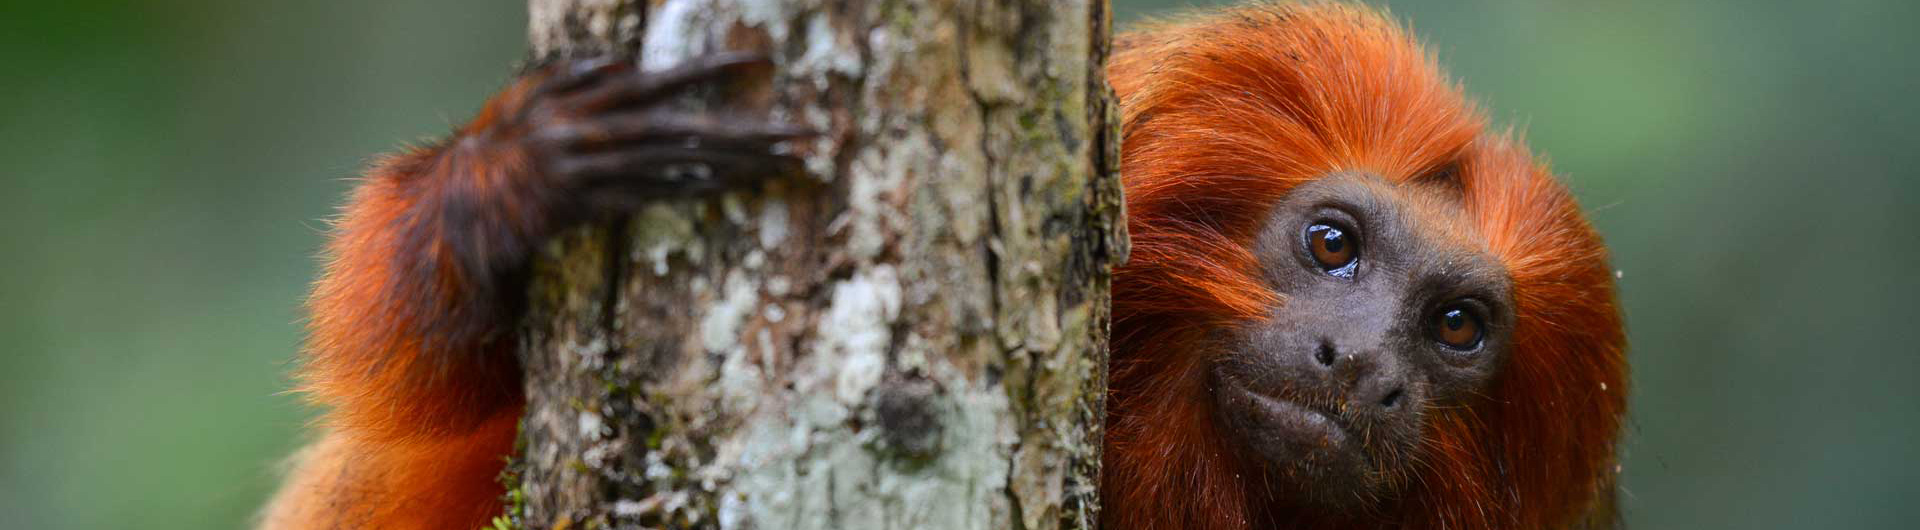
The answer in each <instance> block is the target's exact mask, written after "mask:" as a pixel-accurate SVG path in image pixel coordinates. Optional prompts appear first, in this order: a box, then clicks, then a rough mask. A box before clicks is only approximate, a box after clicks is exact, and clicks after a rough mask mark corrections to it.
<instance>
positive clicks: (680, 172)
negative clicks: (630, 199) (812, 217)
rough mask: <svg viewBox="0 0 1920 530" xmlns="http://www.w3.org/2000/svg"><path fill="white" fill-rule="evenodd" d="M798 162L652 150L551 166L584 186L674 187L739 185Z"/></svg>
mask: <svg viewBox="0 0 1920 530" xmlns="http://www.w3.org/2000/svg"><path fill="white" fill-rule="evenodd" d="M797 167H798V159H796V158H794V157H792V156H790V155H778V154H772V153H767V152H759V151H739V150H729V149H688V148H685V147H677V146H648V147H639V148H634V149H622V150H618V151H606V152H599V153H589V154H578V155H568V156H563V157H561V158H560V159H559V160H557V161H555V162H554V163H553V164H552V169H551V171H553V172H554V173H555V174H556V175H557V176H559V177H561V178H562V179H565V180H568V181H572V182H574V183H576V184H578V185H582V186H590V187H591V186H602V185H614V186H642V187H647V186H675V185H688V184H695V183H703V182H730V181H740V180H742V179H743V178H745V177H748V176H752V177H763V176H771V175H774V174H780V173H784V172H787V171H790V170H792V169H795V168H797Z"/></svg>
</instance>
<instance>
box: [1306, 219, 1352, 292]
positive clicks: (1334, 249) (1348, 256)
mask: <svg viewBox="0 0 1920 530" xmlns="http://www.w3.org/2000/svg"><path fill="white" fill-rule="evenodd" d="M1347 232H1348V230H1346V229H1345V227H1342V226H1340V225H1338V224H1333V223H1314V224H1312V225H1310V226H1308V227H1307V252H1308V253H1310V254H1312V255H1313V261H1314V263H1315V264H1318V265H1319V266H1320V270H1323V271H1326V272H1327V274H1332V275H1334V276H1339V277H1341V278H1352V277H1353V269H1354V265H1355V264H1357V263H1359V261H1360V260H1359V259H1358V258H1359V257H1360V248H1359V245H1357V244H1355V243H1356V242H1355V241H1354V238H1353V237H1352V236H1350V235H1348V234H1347Z"/></svg>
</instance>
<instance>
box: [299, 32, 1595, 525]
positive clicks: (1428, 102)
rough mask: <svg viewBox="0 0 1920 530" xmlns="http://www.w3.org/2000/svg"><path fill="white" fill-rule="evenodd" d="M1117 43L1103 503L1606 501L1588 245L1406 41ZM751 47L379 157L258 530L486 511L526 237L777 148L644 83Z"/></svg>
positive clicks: (1200, 509)
mask: <svg viewBox="0 0 1920 530" xmlns="http://www.w3.org/2000/svg"><path fill="white" fill-rule="evenodd" d="M1116 48H1117V51H1116V55H1115V56H1114V58H1113V61H1112V63H1111V64H1110V66H1109V69H1108V74H1109V78H1110V80H1111V82H1112V84H1113V86H1114V87H1115V89H1116V91H1117V92H1118V94H1119V96H1120V98H1121V104H1122V109H1123V116H1122V118H1123V133H1122V134H1123V143H1122V158H1123V161H1122V164H1123V167H1122V173H1123V179H1124V182H1125V192H1126V202H1127V208H1128V216H1129V218H1128V229H1129V231H1130V232H1131V234H1132V238H1133V253H1132V257H1131V259H1130V261H1129V262H1128V263H1127V264H1126V265H1125V266H1123V267H1121V268H1120V269H1118V270H1117V271H1116V273H1115V276H1114V284H1113V292H1114V300H1113V314H1114V322H1113V342H1112V344H1113V352H1112V365H1111V368H1110V369H1111V390H1110V396H1109V398H1110V399H1109V405H1108V409H1107V410H1108V417H1107V439H1106V441H1105V457H1104V464H1105V472H1104V478H1103V484H1102V487H1101V491H1102V496H1103V504H1104V506H1105V512H1104V516H1103V521H1104V524H1105V525H1106V526H1108V527H1110V528H1115V529H1122V528H1128V529H1132V528H1139V529H1182V528H1192V529H1213V530H1221V529H1248V528H1273V527H1283V528H1436V529H1437V528H1514V529H1535V528H1566V527H1575V526H1587V527H1602V526H1610V525H1611V524H1612V522H1613V518H1614V514H1613V509H1612V499H1613V491H1614V486H1613V482H1614V476H1615V473H1614V470H1613V458H1614V456H1613V455H1614V443H1615V439H1616V437H1617V434H1618V431H1619V426H1620V416H1621V414H1622V411H1623V409H1624V407H1625V395H1626V364H1625V357H1624V353H1623V352H1624V335H1623V333H1622V329H1621V321H1620V317H1619V314H1618V310H1617V308H1616V305H1615V301H1614V290H1613V283H1612V276H1611V275H1610V274H1609V272H1608V267H1607V262H1606V252H1605V249H1604V247H1603V246H1602V244H1601V241H1600V238H1599V237H1598V235H1597V234H1596V233H1595V232H1594V230H1593V229H1592V228H1591V227H1590V226H1589V225H1588V224H1587V222H1586V221H1585V220H1584V219H1583V218H1582V216H1581V214H1580V211H1579V208H1578V206H1577V205H1576V204H1575V203H1574V201H1573V199H1572V197H1571V196H1570V195H1569V194H1568V193H1567V191H1566V190H1565V189H1564V188H1563V187H1562V186H1561V185H1560V184H1559V183H1557V182H1556V181H1555V180H1554V178H1553V177H1552V175H1551V174H1550V173H1549V172H1548V171H1547V169H1546V168H1545V167H1544V166H1542V165H1541V164H1539V163H1538V162H1536V161H1535V160H1534V158H1533V157H1532V156H1531V155H1530V154H1529V153H1528V151H1527V149H1526V148H1525V147H1524V146H1522V145H1521V144H1520V142H1519V141H1518V140H1516V139H1514V138H1512V137H1511V135H1509V134H1508V133H1505V132H1500V131H1490V130H1488V126H1487V124H1486V120H1485V118H1484V117H1483V116H1482V114H1481V113H1480V112H1479V111H1478V110H1477V109H1476V108H1475V107H1474V105H1473V104H1472V103H1471V102H1469V101H1468V100H1467V99H1466V98H1465V97H1464V96H1463V95H1462V94H1461V92H1460V90H1459V89H1458V88H1457V87H1456V86H1455V85H1454V84H1453V83H1452V82H1450V81H1449V80H1448V79H1447V78H1446V77H1445V76H1443V75H1442V74H1441V73H1440V71H1439V70H1438V68H1437V67H1436V66H1435V64H1434V61H1433V59H1432V58H1431V57H1430V56H1429V54H1427V53H1426V52H1424V51H1423V50H1422V49H1421V48H1420V47H1419V46H1418V45H1417V44H1416V43H1415V42H1414V41H1413V40H1412V39H1411V38H1410V37H1409V36H1408V35H1407V33H1406V31H1405V30H1403V29H1402V28H1401V27H1399V26H1398V25H1396V24H1394V23H1392V22H1390V21H1388V20H1387V19H1385V18H1384V17H1382V16H1381V15H1379V14H1377V13H1374V12H1372V11H1369V10H1367V9H1364V8H1361V7H1354V6H1347V5H1340V4H1305V5H1282V4H1260V5H1254V6H1248V7H1239V8H1230V9H1223V10H1217V11H1210V12H1205V13H1200V14H1196V15H1193V16H1189V17H1185V18H1180V19H1176V20H1173V21H1169V22H1161V23H1156V24H1149V25H1146V26H1143V27H1141V28H1139V29H1136V30H1134V31H1132V32H1129V33H1127V34H1125V35H1123V36H1121V37H1120V38H1119V39H1118V40H1117V47H1116ZM763 62H764V60H763V59H759V58H756V57H752V56H748V55H740V54H721V55H716V56H710V57H706V58H703V59H700V60H697V61H695V62H694V63H693V64H689V65H686V66H683V67H680V68H677V69H674V70H670V71H665V72H641V71H638V70H636V69H635V67H634V66H633V64H632V62H631V61H619V60H580V61H567V62H561V63H557V64H553V65H548V66H545V67H542V68H537V69H535V70H534V71H533V72H532V73H530V74H528V75H526V76H524V77H523V78H522V79H520V80H519V81H517V82H515V83H514V84H513V85H512V86H511V87H509V88H508V89H506V90H505V91H504V92H503V93H501V94H500V95H499V96H496V97H495V98H494V99H493V100H492V101H491V102H489V103H488V104H487V105H486V106H485V108H484V109H483V110H482V111H481V113H480V116H479V117H478V118H476V119H475V120H474V121H473V122H472V123H471V124H469V125H467V126H466V127H463V128H461V129H460V130H459V131H457V132H456V133H454V134H453V135H452V137H450V138H448V139H447V140H445V141H443V142H440V143H438V144H435V145H432V146H429V147H423V148H418V149H413V150H410V151H407V152H405V153H402V154H400V155H397V156H394V157H392V158H389V159H386V160H384V161H382V162H380V163H379V164H377V165H376V166H375V167H374V169H372V170H371V171H370V173H369V175H368V176H367V179H366V180H365V181H364V182H363V183H361V184H360V187H359V189H358V190H356V191H355V192H354V194H353V197H352V199H351V200H350V202H349V203H348V205H347V206H346V207H345V210H344V212H343V215H342V218H341V220H340V221H339V223H338V225H337V226H336V227H335V231H334V233H333V236H332V243H331V244H330V245H329V247H328V249H329V252H328V255H329V261H328V263H327V265H326V272H325V273H324V275H323V277H322V279H321V280H320V282H319V283H318V285H317V286H316V287H315V290H314V293H313V296H312V301H311V307H312V312H313V319H312V339H311V342H310V347H309V348H308V353H307V361H306V364H305V367H304V369H303V370H302V372H301V379H302V381H303V382H304V383H303V385H302V390H303V391H305V392H306V393H307V394H308V395H309V396H311V397H312V398H313V400H315V401H317V402H318V403H321V404H323V405H325V406H328V407H330V410H329V412H328V413H327V414H326V416H325V417H324V419H323V422H322V425H323V426H322V429H323V432H324V434H323V436H322V438H321V440H320V441H319V442H318V443H316V444H315V445H314V446H312V447H311V448H309V449H307V450H306V451H305V452H304V453H303V454H302V456H301V457H300V458H299V462H300V463H299V466H298V468H297V469H296V470H295V472H294V474H293V476H292V477H291V478H290V479H289V481H288V482H287V484H286V486H285V487H284V488H283V489H282V490H281V492H280V494H279V495H278V496H277V497H276V499H275V500H274V501H273V503H272V504H271V505H270V506H269V509H268V510H267V512H266V514H265V515H264V520H263V526H264V527H265V528H269V529H275V530H293V529H318V528H383V529H428V528H432V529H443V528H456V529H458V528H477V527H480V526H482V525H483V524H485V522H486V521H487V520H488V519H489V518H490V517H492V516H494V515H496V514H498V513H500V511H501V505H500V496H501V494H502V493H503V491H502V487H501V486H500V485H499V484H497V483H496V482H495V477H496V475H497V474H498V473H499V471H500V470H501V467H502V463H503V462H504V457H505V456H507V455H508V453H509V452H510V451H511V446H512V441H513V437H514V432H515V423H516V421H517V419H518V417H519V415H520V409H521V402H522V397H521V395H520V393H521V386H520V383H519V367H518V365H517V361H516V360H515V358H514V355H513V354H512V352H511V351H510V349H511V345H512V344H513V340H512V339H513V338H512V337H511V336H509V334H510V332H509V330H511V329H513V326H512V325H511V323H512V322H513V319H514V318H516V316H517V315H518V312H519V311H520V304H521V303H522V300H521V298H522V296H523V294H522V291H523V290H524V281H525V279H524V268H525V266H526V264H527V260H528V257H529V254H530V253H531V251H532V249H533V248H535V247H536V245H537V244H538V243H539V242H540V241H542V240H543V239H544V238H546V237H549V236H551V235H552V234H553V233H555V231H556V230H558V229H560V228H562V227H565V226H567V225H570V224H573V223H577V222H581V221H585V220H589V219H592V218H595V217H598V216H602V215H605V214H610V213H617V212H621V211H624V210H625V209H627V208H631V207H632V205H634V204H636V203H638V202H641V201H644V200H646V199H649V198H652V197H657V196H661V195H682V194H688V193H698V192H702V191H706V190H712V189H722V188H725V187H728V186H736V185H740V184H742V183H745V182H750V181H752V180H753V179H754V178H756V177H757V176H764V175H767V174H772V173H777V172H779V170H780V168H784V167H790V166H791V165H792V164H793V163H794V161H793V160H792V159H790V158H789V157H787V156H783V155H779V154H776V153H775V151H774V149H773V148H772V147H773V146H774V144H776V143H778V142H781V141H783V140H787V139H791V138H794V137H797V136H799V135H803V134H806V131H802V130H799V129H797V128H795V127H791V126H787V125H782V124H778V123H770V122H765V121H762V120H757V119H753V118H749V117H745V116H741V115H737V114H729V113H727V111H725V110H724V109H723V110H720V111H715V113H709V114H685V113H673V112H669V111H666V110H663V107H661V106H659V105H658V103H659V102H660V101H662V100H663V99H664V98H665V97H666V96H669V95H672V94H675V93H677V92H678V91H680V90H681V89H683V88H685V87H687V86H691V85H694V84H698V83H702V82H707V81H712V80H717V79H723V78H726V77H728V76H732V75H748V73H747V72H746V71H747V70H751V69H753V68H755V67H756V65H758V64H761V63H763ZM688 139H698V140H699V141H698V142H694V143H690V142H688V141H687V140H688ZM694 144H697V146H691V147H690V145H694ZM686 163H697V164H701V165H704V166H705V167H708V168H710V169H711V170H712V171H710V172H696V173H687V172H684V171H679V170H677V169H675V168H680V167H684V165H685V164H686Z"/></svg>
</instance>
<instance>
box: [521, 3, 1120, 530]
mask: <svg viewBox="0 0 1920 530" xmlns="http://www.w3.org/2000/svg"><path fill="white" fill-rule="evenodd" d="M530 4H531V5H530V10H531V14H532V16H531V21H532V28H531V37H532V41H533V48H534V50H535V54H536V55H538V56H543V57H548V56H556V55H562V56H564V55H582V54H598V53H605V52H608V51H613V52H621V53H634V54H638V56H639V57H640V60H641V63H642V65H643V67H644V68H649V69H656V68H664V67H667V66H671V65H673V64H677V63H679V62H680V61H682V60H685V59H686V58H687V57H689V56H692V55H697V54H703V53H708V52H713V51H718V50H725V49H751V50H759V51H765V52H768V53H770V54H771V55H772V56H773V58H774V62H775V68H774V72H773V74H772V77H771V80H770V81H765V80H762V81H749V82H741V83H733V84H734V85H742V86H729V87H723V88H722V89H720V90H724V91H725V92H724V93H713V94H705V95H703V97H696V98H689V99H690V100H701V101H688V102H686V104H688V105H693V106H698V105H701V104H702V103H703V101H705V102H711V101H714V100H716V99H717V98H718V97H722V96H724V97H726V98H727V99H728V100H729V101H739V102H746V103H745V104H747V105H749V106H752V107H759V108H764V109H766V110H767V111H768V112H769V113H771V114H770V115H772V116H776V117H781V118H783V119H787V120H789V121H792V122H795V123H800V124H804V125H808V126H810V127H814V128H817V129H820V130H822V131H825V132H826V134H823V135H821V136H819V137H817V138H811V139H807V140H803V141H800V142H798V144H799V145H797V146H795V149H796V152H799V153H801V154H802V155H803V157H804V158H805V160H806V166H807V171H806V174H805V175H802V176H796V177H787V178H778V179H773V180H772V181H771V182H769V183H768V184H767V185H766V186H764V187H761V188H757V189H753V190H747V191H741V192H734V193H728V194H726V195H723V196H720V197H708V198H694V199H686V200H674V201H663V202H661V203H659V204H655V205H652V206H649V207H647V208H646V209H644V210H643V211H641V212H640V213H638V214H635V215H634V216H633V218H632V219H631V220H630V221H628V222H625V223H619V224H617V225H616V226H602V227H592V228H588V229H583V230H581V231H579V232H577V233H573V234H569V235H567V236H565V237H563V238H560V241H558V242H557V243H556V244H555V245H553V247H552V248H551V249H549V255H547V256H546V257H544V258H543V259H542V260H541V262H540V263H538V264H537V265H536V267H535V281H534V287H533V295H532V298H531V306H530V318H529V320H528V323H527V326H528V329H527V330H526V333H525V336H526V337H527V339H526V342H525V344H524V345H523V346H524V352H523V355H524V362H525V366H526V370H527V382H526V384H527V399H528V402H527V415H526V418H525V419H524V423H523V430H522V434H521V442H522V447H523V450H522V453H521V456H520V457H519V458H518V461H517V462H516V464H515V465H514V469H515V470H516V472H517V475H518V476H517V477H511V478H510V480H512V481H513V482H514V483H513V485H514V486H515V490H514V494H513V499H514V505H513V506H512V507H511V508H510V510H511V511H512V515H513V516H514V520H515V521H516V522H517V523H519V524H521V525H523V526H525V527H530V528H576V529H577V528H645V527H669V528H688V527H700V528H713V527H719V528H759V529H790V528H792V529H814V528H819V529H827V528H834V529H839V528H851V529H877V528H902V529H909V528H910V529H942V528H956V529H957V528H992V529H1001V528H1027V529H1048V528H1092V527H1094V526H1096V525H1097V522H1098V511H1099V502H1098V498H1097V490H1098V487H1099V473H1100V440H1101V424H1102V420H1103V415H1104V414H1105V412H1104V408H1103V397H1104V394H1105V391H1106V358H1107V355H1106V346H1107V322H1108V278H1109V274H1108V273H1109V269H1110V267H1111V265H1112V264H1113V263H1114V262H1115V261H1117V260H1119V259H1121V258H1122V257H1124V255H1125V252H1126V250H1125V241H1126V238H1125V235H1124V233H1123V232H1122V230H1123V223H1122V220H1123V217H1122V212H1121V205H1120V187H1119V182H1118V180H1117V174H1116V172H1115V171H1114V164H1115V162H1116V161H1117V158H1118V157H1117V151H1116V149H1117V138H1116V137H1115V131H1114V123H1113V122H1114V118H1113V114H1112V112H1113V102H1112V97H1111V95H1110V91H1109V90H1108V88H1107V86H1106V84H1105V81H1104V76H1103V75H1102V63H1103V62H1104V60H1105V57H1106V49H1107V39H1108V15H1107V12H1106V3H1105V1H1104V0H1065V1H1057V0H971V1H956V0H778V1H774V0H732V1H729V0H649V1H646V2H636V1H635V0H530ZM744 85H753V86H744Z"/></svg>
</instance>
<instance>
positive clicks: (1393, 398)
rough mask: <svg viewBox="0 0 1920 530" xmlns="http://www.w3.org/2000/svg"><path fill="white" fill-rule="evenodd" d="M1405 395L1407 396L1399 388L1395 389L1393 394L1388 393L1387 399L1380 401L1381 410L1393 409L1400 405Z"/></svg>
mask: <svg viewBox="0 0 1920 530" xmlns="http://www.w3.org/2000/svg"><path fill="white" fill-rule="evenodd" d="M1403 394H1405V392H1402V391H1401V390H1400V389H1398V388H1395V389H1393V391H1392V392H1388V393H1387V397H1386V398H1384V399H1381V400H1380V408H1385V409H1391V408H1393V407H1394V406H1395V405H1399V404H1400V398H1401V396H1402V395H1403Z"/></svg>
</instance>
